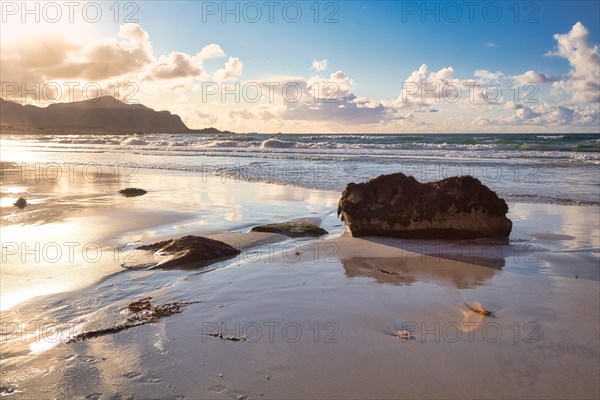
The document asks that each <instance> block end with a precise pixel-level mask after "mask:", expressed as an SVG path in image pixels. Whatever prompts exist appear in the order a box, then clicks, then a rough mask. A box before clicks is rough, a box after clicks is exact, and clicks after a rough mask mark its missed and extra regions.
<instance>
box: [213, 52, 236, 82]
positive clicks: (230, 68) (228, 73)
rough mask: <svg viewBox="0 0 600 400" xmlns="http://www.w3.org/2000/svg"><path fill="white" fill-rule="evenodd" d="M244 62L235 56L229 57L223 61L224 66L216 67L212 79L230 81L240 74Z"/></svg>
mask: <svg viewBox="0 0 600 400" xmlns="http://www.w3.org/2000/svg"><path fill="white" fill-rule="evenodd" d="M243 68H244V63H243V62H241V61H240V59H239V58H237V57H229V60H227V62H226V63H225V67H224V68H221V69H218V70H217V71H216V72H215V73H214V74H213V76H212V79H213V80H214V81H217V82H223V81H232V80H236V79H238V78H239V77H240V76H241V75H242V70H243Z"/></svg>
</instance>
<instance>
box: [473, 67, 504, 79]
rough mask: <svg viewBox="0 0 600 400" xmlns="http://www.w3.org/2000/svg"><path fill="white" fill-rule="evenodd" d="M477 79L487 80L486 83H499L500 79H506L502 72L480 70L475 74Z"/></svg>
mask: <svg viewBox="0 0 600 400" xmlns="http://www.w3.org/2000/svg"><path fill="white" fill-rule="evenodd" d="M474 75H475V77H477V78H480V79H483V80H486V81H497V80H498V79H502V78H504V74H503V73H502V72H500V71H496V72H490V71H488V70H485V69H478V70H476V71H475V73H474Z"/></svg>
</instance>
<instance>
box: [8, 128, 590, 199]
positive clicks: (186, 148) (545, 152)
mask: <svg viewBox="0 0 600 400" xmlns="http://www.w3.org/2000/svg"><path fill="white" fill-rule="evenodd" d="M1 144H2V146H1V148H0V152H1V155H2V160H3V161H17V162H19V163H23V162H25V163H26V164H25V167H27V168H30V169H32V168H34V167H33V166H32V165H31V163H35V162H39V163H44V164H42V166H41V168H43V167H44V166H47V165H48V163H57V164H58V165H61V166H62V167H61V168H62V170H63V174H64V173H67V172H66V171H67V170H68V169H69V165H73V164H78V165H79V167H78V168H79V169H81V168H82V166H85V165H87V164H88V163H91V164H94V165H95V164H98V165H101V166H104V171H105V172H106V170H107V168H112V169H113V170H115V169H118V168H120V170H121V172H122V174H124V175H127V174H133V175H135V173H136V171H137V170H138V169H140V168H154V169H161V170H189V171H197V172H208V173H214V174H218V175H220V176H221V177H222V179H224V180H234V181H237V180H249V181H261V182H273V183H278V184H281V185H292V186H301V187H307V188H318V189H327V190H335V191H341V190H343V189H344V187H345V186H346V184H347V183H349V182H361V181H365V180H368V179H372V178H374V177H376V176H378V175H381V174H386V173H394V172H403V173H405V174H407V175H413V176H415V178H417V180H419V181H424V182H427V181H435V180H439V179H444V178H447V177H450V176H456V175H472V176H475V177H476V178H478V179H480V180H481V181H482V182H483V183H484V184H486V185H488V186H489V187H490V188H491V189H493V190H495V191H497V192H499V193H500V194H501V195H502V196H504V197H506V198H507V199H509V200H512V201H525V202H544V203H562V204H581V203H590V204H600V203H599V200H598V199H599V198H600V176H598V174H597V173H596V170H597V167H598V164H600V136H599V135H593V134H564V135H539V134H520V135H517V134H505V135H502V134H496V135H490V134H475V135H473V134H468V135H466V134H465V135H456V134H454V135H452V134H448V135H258V134H236V135H194V134H192V135H190V134H187V135H184V134H180V135H173V134H169V135H166V134H163V135H143V136H126V135H46V136H40V135H25V136H23V135H21V136H5V137H4V138H3V139H2V142H1ZM94 171H96V170H95V169H93V168H92V169H88V170H86V173H87V174H88V175H89V174H93V173H94ZM78 173H80V171H78Z"/></svg>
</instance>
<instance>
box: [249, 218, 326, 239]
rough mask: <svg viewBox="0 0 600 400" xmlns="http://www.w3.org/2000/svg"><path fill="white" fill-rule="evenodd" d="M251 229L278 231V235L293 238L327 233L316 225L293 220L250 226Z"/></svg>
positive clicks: (256, 230)
mask: <svg viewBox="0 0 600 400" xmlns="http://www.w3.org/2000/svg"><path fill="white" fill-rule="evenodd" d="M252 231H253V232H270V233H279V234H280V235H286V236H289V237H293V238H294V237H302V236H322V235H326V234H327V233H329V232H327V231H326V230H325V229H323V228H320V227H318V226H317V225H313V224H309V223H307V222H295V221H292V222H281V223H278V224H267V225H260V226H255V227H254V228H252Z"/></svg>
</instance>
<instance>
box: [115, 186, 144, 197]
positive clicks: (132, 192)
mask: <svg viewBox="0 0 600 400" xmlns="http://www.w3.org/2000/svg"><path fill="white" fill-rule="evenodd" d="M119 193H121V194H122V195H123V196H125V197H138V196H143V195H145V194H146V193H148V192H147V191H145V190H144V189H139V188H126V189H121V190H119Z"/></svg>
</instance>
